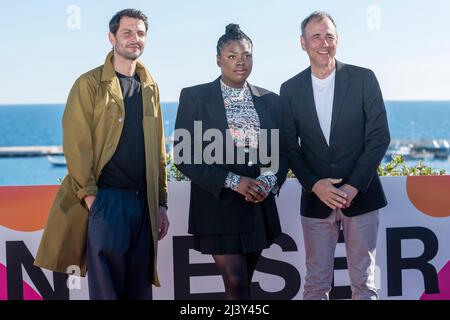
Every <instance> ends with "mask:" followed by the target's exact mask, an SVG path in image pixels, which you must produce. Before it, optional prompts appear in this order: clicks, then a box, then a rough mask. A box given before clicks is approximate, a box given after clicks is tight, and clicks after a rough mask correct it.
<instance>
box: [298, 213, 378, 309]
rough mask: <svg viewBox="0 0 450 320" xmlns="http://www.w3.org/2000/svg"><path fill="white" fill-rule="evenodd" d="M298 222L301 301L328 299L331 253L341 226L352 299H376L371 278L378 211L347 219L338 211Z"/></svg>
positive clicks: (332, 263) (373, 265)
mask: <svg viewBox="0 0 450 320" xmlns="http://www.w3.org/2000/svg"><path fill="white" fill-rule="evenodd" d="M301 219H302V228H303V238H304V241H305V252H306V277H305V285H304V292H303V299H304V300H323V299H326V300H328V299H329V293H330V290H331V282H332V279H333V265H334V253H335V249H336V244H337V241H338V236H339V231H340V229H341V226H342V229H343V232H344V238H345V249H346V252H347V266H348V272H349V276H350V283H351V289H352V299H354V300H376V299H378V295H377V290H376V287H375V277H374V276H375V252H376V242H377V232H378V210H375V211H372V212H368V213H365V214H362V215H359V216H356V217H347V216H345V215H344V214H342V212H341V210H340V209H336V210H334V211H333V213H332V214H331V215H330V216H329V217H328V218H326V219H316V218H308V217H303V216H302V217H301Z"/></svg>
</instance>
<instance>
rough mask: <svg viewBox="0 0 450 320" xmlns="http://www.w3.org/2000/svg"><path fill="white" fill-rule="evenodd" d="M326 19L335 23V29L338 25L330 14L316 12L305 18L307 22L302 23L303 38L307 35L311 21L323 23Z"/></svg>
mask: <svg viewBox="0 0 450 320" xmlns="http://www.w3.org/2000/svg"><path fill="white" fill-rule="evenodd" d="M325 18H328V19H330V21H331V22H332V23H333V25H334V27H335V28H336V23H335V22H334V19H333V17H332V16H331V15H330V14H329V13H328V12H325V11H314V12H313V13H311V14H310V15H309V16H307V17H306V18H305V20H303V21H302V26H301V32H302V36H303V35H304V34H305V29H306V25H307V24H308V23H309V22H310V21H311V20H317V21H322V20H323V19H325Z"/></svg>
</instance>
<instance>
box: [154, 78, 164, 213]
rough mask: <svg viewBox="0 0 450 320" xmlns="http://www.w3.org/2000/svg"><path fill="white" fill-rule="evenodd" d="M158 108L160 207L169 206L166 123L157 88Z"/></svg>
mask: <svg viewBox="0 0 450 320" xmlns="http://www.w3.org/2000/svg"><path fill="white" fill-rule="evenodd" d="M155 94H156V104H157V106H156V108H157V112H158V124H157V130H158V151H159V181H158V182H159V205H167V161H166V140H165V137H164V121H163V115H162V112H161V103H160V98H159V89H158V86H156V92H155Z"/></svg>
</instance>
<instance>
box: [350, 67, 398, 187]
mask: <svg viewBox="0 0 450 320" xmlns="http://www.w3.org/2000/svg"><path fill="white" fill-rule="evenodd" d="M363 90H364V115H365V124H364V125H365V132H364V144H365V145H364V152H363V153H362V154H361V156H360V157H359V159H358V161H357V163H356V165H355V167H354V169H353V171H352V173H351V174H350V177H349V179H348V180H347V183H348V184H350V185H352V186H354V187H355V188H357V189H358V190H359V191H360V192H362V193H365V192H367V189H368V188H369V185H370V183H371V181H372V179H373V177H374V176H375V175H376V174H377V168H378V165H379V164H380V162H381V160H382V159H383V157H384V155H385V153H386V150H387V148H388V147H389V143H390V135H389V126H388V122H387V117H386V109H385V106H384V101H383V95H382V93H381V89H380V86H379V84H378V81H377V78H376V77H375V74H374V73H373V72H372V71H370V70H369V71H368V72H367V74H366V76H365V77H364V87H363Z"/></svg>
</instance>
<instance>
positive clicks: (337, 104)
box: [330, 60, 348, 144]
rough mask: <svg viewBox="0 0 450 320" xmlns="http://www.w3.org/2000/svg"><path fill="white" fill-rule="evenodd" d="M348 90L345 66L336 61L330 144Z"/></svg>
mask: <svg viewBox="0 0 450 320" xmlns="http://www.w3.org/2000/svg"><path fill="white" fill-rule="evenodd" d="M347 89H348V75H347V70H345V64H343V63H341V62H339V61H337V60H336V78H335V82H334V98H333V113H332V115H331V129H330V144H331V141H333V138H334V131H335V130H336V129H335V128H336V122H337V120H338V118H339V114H340V112H341V110H342V105H343V102H344V98H345V94H346V93H347Z"/></svg>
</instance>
